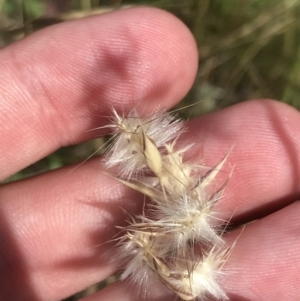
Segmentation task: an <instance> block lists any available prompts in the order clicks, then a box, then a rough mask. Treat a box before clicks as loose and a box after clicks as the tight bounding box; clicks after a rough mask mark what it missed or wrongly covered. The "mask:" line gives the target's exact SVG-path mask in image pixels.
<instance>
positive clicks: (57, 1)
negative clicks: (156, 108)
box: [0, 0, 300, 300]
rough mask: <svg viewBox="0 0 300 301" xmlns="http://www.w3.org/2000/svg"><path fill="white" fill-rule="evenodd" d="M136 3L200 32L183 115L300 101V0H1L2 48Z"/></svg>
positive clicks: (87, 146)
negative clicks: (256, 102)
mask: <svg viewBox="0 0 300 301" xmlns="http://www.w3.org/2000/svg"><path fill="white" fill-rule="evenodd" d="M128 5H133V6H134V5H151V6H156V7H160V8H162V9H165V10H168V11H170V12H171V13H173V14H175V15H176V16H178V17H179V18H180V19H181V20H182V21H183V22H184V23H185V24H186V25H187V26H188V27H189V28H190V30H191V31H192V33H193V34H194V36H195V39H196V41H197V43H198V48H199V52H200V54H201V62H200V64H199V71H198V75H197V78H196V81H195V84H194V86H193V88H192V90H191V91H190V93H189V94H188V95H187V96H186V98H185V99H184V100H183V101H182V102H181V103H180V105H179V107H180V106H181V107H182V106H186V105H189V104H192V103H197V104H196V105H195V106H193V108H192V110H191V109H186V110H183V111H182V112H181V113H182V115H183V117H187V116H190V115H192V116H196V115H200V114H205V113H208V112H211V111H214V110H218V109H220V108H223V107H226V106H228V105H231V104H234V103H237V102H240V101H243V100H246V99H252V98H273V99H278V100H281V101H283V102H286V103H288V104H290V105H292V106H294V107H296V108H298V109H299V108H300V85H299V82H300V1H298V0H153V1H147V0H144V1H141V0H131V1H122V0H106V1H105V0H102V1H101V0H48V1H46V0H44V1H42V0H41V1H38V0H23V1H22V0H0V47H5V46H6V45H8V44H10V43H12V42H14V41H16V40H19V39H21V38H23V37H24V36H26V35H28V34H30V33H32V32H34V31H36V30H38V29H41V28H43V27H45V26H48V25H51V24H54V23H58V22H64V21H67V20H69V19H74V18H80V17H84V16H87V15H89V14H92V13H103V12H107V11H110V10H114V9H118V8H120V7H123V6H128ZM200 100H201V102H199V101H200ZM102 143H103V139H100V140H94V141H89V142H86V143H83V144H81V145H78V146H72V147H67V148H63V149H60V150H58V151H57V152H55V153H54V154H52V155H51V156H49V157H47V158H45V159H43V160H41V161H39V162H37V163H36V164H34V165H32V166H30V167H28V168H26V169H25V170H23V171H21V172H19V173H18V174H16V175H14V176H13V177H11V178H10V179H8V181H11V180H17V179H20V178H23V177H27V176H29V175H32V174H36V173H38V172H44V171H46V170H49V169H54V168H58V167H61V166H64V165H66V164H71V163H75V162H80V161H82V160H84V159H86V158H87V157H88V156H89V155H90V154H91V153H93V152H94V151H95V150H96V149H98V148H99V146H101V144H102ZM93 289H94V288H93ZM93 289H92V291H93ZM72 298H73V300H75V299H76V297H72ZM69 300H71V299H69Z"/></svg>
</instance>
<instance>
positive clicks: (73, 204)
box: [0, 102, 298, 298]
mask: <svg viewBox="0 0 300 301" xmlns="http://www.w3.org/2000/svg"><path fill="white" fill-rule="evenodd" d="M262 105H268V106H271V107H273V110H279V111H280V112H281V116H283V118H285V119H288V120H290V121H291V123H290V124H289V125H286V126H287V127H288V128H287V130H288V131H289V132H291V133H293V132H295V131H297V127H298V125H297V122H296V121H293V118H295V117H293V116H294V115H293V114H294V111H293V110H292V109H289V108H288V107H285V106H282V105H280V104H278V103H276V102H267V103H263V104H262V103H260V102H249V103H244V104H241V105H238V106H236V110H235V109H234V107H233V108H230V109H227V110H225V111H224V113H225V116H227V117H226V118H225V120H226V122H227V120H228V118H229V116H230V118H231V120H233V121H234V120H236V122H237V120H239V119H238V118H239V116H241V115H240V114H241V112H243V111H244V109H245V108H246V109H247V110H246V111H248V112H249V116H247V114H244V115H243V118H244V120H248V122H249V124H248V126H249V125H250V121H249V119H251V120H252V122H254V123H256V122H257V120H262V119H263V117H264V116H263V115H260V113H262V112H264V111H263V110H262ZM250 108H251V110H250ZM285 110H286V111H285ZM230 111H231V114H229V113H230ZM254 112H255V114H253V113H254ZM217 114H219V113H217ZM214 116H218V115H215V114H213V115H210V116H207V117H204V118H206V121H209V120H210V122H212V123H213V122H214ZM218 118H219V119H220V115H219V117H218ZM219 119H218V120H219ZM233 121H232V122H233ZM279 121H280V119H279ZM201 123H202V119H199V120H198V121H193V122H192V123H191V128H192V127H193V126H195V127H196V126H197V125H198V127H199V125H201V126H202V125H203V128H204V130H206V129H205V126H204V125H206V126H207V129H208V130H209V129H210V128H209V127H208V122H206V123H204V124H201ZM227 123H228V122H227ZM227 123H224V124H223V123H220V125H219V126H220V127H221V128H222V130H223V131H224V133H226V131H228V133H233V131H232V129H231V128H229V129H228V130H226V124H227ZM213 124H214V123H213ZM198 127H197V128H198ZM230 129H231V130H230ZM214 130H215V133H218V132H217V131H216V128H214ZM211 133H213V132H212V131H211ZM243 133H244V135H248V136H243V138H244V141H245V140H246V141H247V142H249V141H251V139H253V138H251V137H252V135H255V136H256V138H257V139H258V140H255V141H260V143H264V141H265V139H263V138H265V137H268V139H266V141H267V142H268V141H272V139H274V138H272V135H271V134H269V136H267V135H266V133H267V130H266V133H265V134H264V135H263V137H260V135H261V134H262V133H261V131H257V132H254V129H252V131H249V132H247V131H245V130H244V129H243ZM198 134H199V133H197V132H195V134H194V136H190V135H189V134H186V141H185V143H188V142H189V140H190V139H192V137H193V139H194V141H195V135H196V136H197V135H198ZM238 134H240V132H238V131H237V132H236V136H235V137H236V139H238V137H239V136H238ZM203 137H204V136H202V137H200V136H199V139H200V138H201V139H202V140H203ZM217 138H218V136H214V135H210V137H208V138H207V139H206V141H205V144H204V149H210V150H211V152H210V153H207V155H206V154H205V158H207V163H208V164H210V163H215V162H216V161H218V160H219V158H221V155H223V154H224V153H226V152H227V151H228V149H229V146H231V140H230V139H228V141H227V140H223V141H222V139H217ZM233 138H234V137H232V138H231V139H232V141H236V139H233ZM210 139H212V140H210ZM225 141H226V143H227V144H228V145H227V146H226V144H225ZM275 141H276V143H270V142H268V143H266V144H265V145H262V146H261V147H262V149H263V150H268V147H269V148H270V149H269V151H274V150H275V151H276V153H277V154H278V155H280V153H279V151H278V150H277V149H276V147H277V146H276V145H277V143H279V141H280V140H279V139H278V138H277V139H275ZM223 144H225V146H223ZM238 146H239V148H240V149H241V150H242V145H238ZM201 148H202V146H201V145H198V148H197V150H195V155H196V154H197V156H195V158H194V159H195V160H197V158H200V155H199V153H200V151H201ZM239 148H236V147H235V149H234V151H236V149H239ZM280 149H281V148H279V150H280ZM234 151H233V153H232V155H231V156H232V158H231V157H230V160H233V162H237V163H236V164H240V165H241V167H240V168H241V170H244V173H245V174H244V175H243V174H240V177H237V178H232V179H231V180H230V181H231V182H232V180H233V179H234V180H235V181H236V182H235V185H233V188H234V187H242V188H241V189H240V190H239V189H236V191H234V190H230V189H233V188H230V185H229V187H228V190H227V191H226V193H232V194H233V197H232V198H229V199H228V201H227V200H226V199H225V198H224V201H223V202H222V203H221V204H222V206H223V205H224V208H225V209H226V208H227V209H228V208H229V209H228V211H229V210H231V212H232V210H234V209H235V206H236V203H238V202H239V200H240V198H244V200H245V203H246V206H248V208H249V210H250V209H251V208H255V206H258V205H263V199H261V198H260V196H259V193H258V194H257V196H256V198H253V195H252V194H251V189H250V190H247V187H243V186H242V185H244V184H243V183H246V184H248V185H249V184H251V183H252V181H253V182H254V183H255V181H257V178H256V176H257V175H256V174H255V173H254V174H252V175H253V178H251V177H249V176H248V180H247V181H246V182H244V179H243V177H247V172H248V169H247V168H246V167H247V164H250V162H247V164H246V163H244V161H243V160H239V158H241V157H242V156H241V155H240V154H239V153H238V152H237V153H234ZM222 152H224V153H223V154H221V153H222ZM242 154H244V153H242ZM259 154H261V153H258V155H257V154H256V153H255V154H254V155H253V156H254V157H253V160H254V162H256V161H258V162H260V161H259V160H263V159H264V163H265V164H266V168H269V169H271V170H273V169H276V168H278V167H276V165H275V166H274V165H273V164H274V162H273V161H270V162H268V161H267V160H265V152H263V153H262V154H261V157H262V158H263V159H259V158H260V157H259ZM248 158H249V156H248ZM255 160H256V161H255ZM280 160H285V159H284V156H279V157H278V160H276V161H275V162H276V163H277V164H279V166H282V164H283V163H282V162H281V161H280ZM284 162H285V161H284ZM243 164H245V166H244V165H243ZM211 165H212V164H211ZM288 168H289V167H288V166H287V170H289V169H288ZM278 170H280V168H278ZM281 172H283V174H285V175H286V174H287V171H286V170H281ZM226 175H228V173H227V174H226V172H225V176H226ZM262 175H264V174H263V173H262V174H260V176H262ZM278 176H280V175H278ZM292 176H293V175H292V174H291V178H290V180H293V178H292ZM233 177H234V176H233ZM260 180H261V181H262V180H265V181H266V182H267V184H268V183H269V180H270V179H269V178H266V179H265V178H263V177H262V178H261V179H260ZM239 181H240V182H239ZM231 182H230V183H231ZM239 183H242V184H239ZM110 185H112V186H110ZM239 185H241V186H239ZM252 185H253V184H252ZM250 187H252V186H250ZM258 188H259V187H258ZM281 188H282V189H283V192H282V191H280V190H278V191H277V194H276V193H274V191H273V190H274V188H273V190H272V191H271V192H270V193H273V194H272V195H271V197H273V198H274V199H275V200H277V198H278V195H279V196H280V197H281V196H284V195H287V194H288V193H291V190H290V186H288V185H287V186H286V187H284V186H282V187H281ZM120 189H121V192H120ZM122 189H124V190H122ZM260 189H263V186H261V188H260ZM296 191H297V190H293V191H292V192H293V193H296ZM245 192H247V193H248V194H246V196H247V195H248V198H249V199H248V198H246V197H245V196H243V193H245ZM262 192H264V190H262ZM130 193H132V192H129V190H127V189H125V188H120V186H119V185H118V184H116V183H115V182H114V181H111V180H109V179H108V178H107V177H105V176H103V175H102V174H101V166H100V165H99V164H98V163H95V161H91V162H89V163H86V164H84V165H83V166H82V167H81V168H79V169H76V170H75V171H73V172H71V173H70V174H68V172H67V171H66V169H62V170H59V171H55V172H52V173H49V174H45V175H43V176H42V177H39V178H33V179H28V180H26V181H23V182H20V183H13V184H10V185H8V186H3V187H2V188H1V190H0V194H1V195H0V196H1V197H0V199H1V200H2V208H3V209H2V210H3V216H5V217H6V222H5V225H3V226H2V229H8V231H11V233H12V234H11V235H10V236H9V235H8V234H6V235H5V237H6V236H9V237H11V236H12V237H15V240H16V243H17V246H22V248H21V249H22V251H20V250H19V248H15V247H13V248H12V249H17V250H16V251H9V252H8V251H6V253H5V252H4V253H5V254H6V257H8V256H9V255H10V256H11V254H12V253H14V254H17V255H16V257H17V258H19V257H18V256H20V258H21V259H20V260H19V261H22V262H25V263H26V264H27V263H28V267H29V268H28V270H29V273H30V274H31V273H32V274H33V275H32V276H31V278H32V279H35V280H34V281H32V286H33V287H39V288H40V290H41V292H43V291H46V292H47V293H46V294H41V295H47V296H49V295H50V296H52V297H53V298H56V297H58V296H59V297H62V296H61V295H59V294H64V296H67V295H68V294H71V293H72V292H74V291H76V290H79V289H80V288H84V287H86V286H88V285H90V284H92V283H94V282H97V281H100V280H101V279H104V278H105V277H106V276H108V275H109V274H111V273H113V272H114V271H115V269H116V264H114V263H112V262H110V261H109V260H108V259H107V258H106V257H101V256H100V255H99V254H103V253H104V254H107V250H108V248H109V247H110V245H106V244H104V245H103V243H105V242H107V241H108V240H110V238H111V237H112V233H115V232H114V230H113V229H114V225H120V224H121V223H122V220H124V213H123V211H122V209H121V208H125V210H126V211H127V212H129V213H134V210H135V209H136V210H138V208H134V206H135V205H136V206H137V207H139V206H141V205H142V201H143V199H141V198H139V199H135V198H134V196H133V195H131V194H130ZM108 200H109V202H108ZM265 201H266V203H267V204H269V205H272V200H271V198H266V199H265ZM227 202H228V204H227ZM90 203H92V204H94V205H95V206H96V208H95V206H89V205H87V204H90ZM226 206H228V207H226ZM240 206H241V208H242V209H243V208H244V207H243V204H241V205H240ZM251 206H252V207H251ZM230 208H231V209H230ZM225 209H224V210H225ZM227 209H226V210H227ZM32 216H33V217H32ZM54 221H55V223H54ZM53 223H54V224H53ZM98 227H99V228H98ZM18 229H22V231H21V232H20V230H18ZM41 229H43V230H41ZM62 229H63V231H62ZM39 231H42V233H43V235H41V234H40V232H39ZM111 231H112V232H111ZM86 233H94V234H95V235H92V238H91V239H88V238H87V234H86ZM88 237H91V236H89V235H88ZM10 244H11V243H9V242H8V243H5V244H3V246H6V248H9V247H8V246H9V245H10ZM28 245H29V246H28ZM9 250H10V249H9ZM91 250H93V251H94V252H95V253H94V252H93V251H91ZM24 252H25V253H24ZM18 254H21V255H18ZM54 254H55V255H54ZM109 255H111V254H110V253H109ZM53 256H54V257H53ZM97 256H100V257H97ZM6 257H5V256H3V258H6ZM45 258H48V263H46V264H44V263H43V261H44V259H45ZM103 258H104V259H103ZM16 262H17V261H16ZM61 262H69V265H68V268H65V266H64V265H62V266H61V265H60V263H61ZM78 263H80V264H78ZM19 268H20V267H19V265H18V264H17V265H16V266H14V268H10V269H9V271H5V273H4V275H5V279H15V278H14V275H15V274H16V273H17V271H18V269H19ZM18 274H20V273H18ZM81 274H84V275H88V276H86V277H80V275H81ZM7 275H11V277H10V278H9V277H8V276H7ZM25 278H26V277H25ZM27 278H28V277H27ZM5 279H4V280H5ZM4 280H3V281H4ZM49 283H53V285H49ZM48 290H51V291H53V292H52V293H49V291H48Z"/></svg>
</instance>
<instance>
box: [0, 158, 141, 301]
mask: <svg viewBox="0 0 300 301" xmlns="http://www.w3.org/2000/svg"><path fill="white" fill-rule="evenodd" d="M99 168H100V162H99V160H95V159H94V160H92V161H90V162H87V163H86V164H85V165H84V166H83V167H82V168H78V169H76V170H75V171H72V169H71V168H65V169H62V170H57V171H54V172H51V173H49V174H45V175H42V176H39V177H36V178H32V179H27V180H24V181H22V182H19V183H11V184H8V185H5V186H3V187H2V188H1V190H0V199H1V209H0V229H1V231H0V237H1V244H0V255H1V256H0V266H1V271H0V282H1V287H0V295H1V296H2V297H3V298H4V296H5V297H6V298H4V299H5V300H18V296H22V300H33V301H35V300H39V301H43V300H61V299H62V298H65V297H67V296H69V295H71V294H74V293H75V292H77V291H79V290H82V289H84V288H85V287H87V286H89V285H91V284H93V283H96V282H98V281H101V280H102V279H105V278H106V277H107V276H108V275H110V274H112V273H113V272H114V271H115V270H116V268H117V267H116V265H117V263H116V262H115V261H114V260H113V254H114V251H113V249H112V243H109V242H110V241H111V240H113V239H114V238H116V237H115V235H116V233H117V232H118V231H119V230H117V229H116V228H115V226H116V225H122V224H124V220H125V218H126V214H125V212H124V211H127V212H130V213H132V214H134V213H135V212H137V211H138V209H139V207H140V206H142V205H143V204H142V203H143V199H140V200H139V201H140V202H135V201H134V200H136V199H137V197H136V194H135V193H134V192H133V191H132V190H129V189H126V188H125V187H124V186H122V185H121V184H119V183H118V182H116V181H115V180H113V179H112V178H110V177H108V176H106V175H104V174H103V173H101V170H99ZM70 171H72V172H70ZM69 172H70V173H69ZM114 245H115V244H114ZM16 287H18V290H16V289H15V288H16Z"/></svg>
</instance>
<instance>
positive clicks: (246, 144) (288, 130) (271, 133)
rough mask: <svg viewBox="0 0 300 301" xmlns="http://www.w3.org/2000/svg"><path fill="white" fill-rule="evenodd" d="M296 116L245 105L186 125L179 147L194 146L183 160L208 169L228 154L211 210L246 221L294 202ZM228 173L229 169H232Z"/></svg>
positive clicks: (279, 107)
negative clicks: (219, 195)
mask: <svg viewBox="0 0 300 301" xmlns="http://www.w3.org/2000/svg"><path fill="white" fill-rule="evenodd" d="M299 127H300V114H299V112H298V111H296V110H295V109H293V108H291V107H289V106H287V105H285V104H282V103H279V102H275V101H269V100H265V101H249V102H244V103H241V104H238V105H235V106H232V107H229V108H227V109H225V110H222V111H220V112H217V113H214V114H211V115H208V116H204V117H202V118H199V119H197V120H194V121H192V122H191V123H190V126H189V129H188V134H187V136H186V138H185V139H186V140H185V142H184V143H188V142H189V141H192V142H194V141H199V142H200V143H199V145H198V147H194V148H193V149H192V150H191V152H190V154H189V157H191V158H193V160H195V161H196V162H197V161H198V162H201V161H202V162H203V161H204V162H205V164H206V165H209V166H214V165H215V164H216V163H217V162H218V161H220V160H221V158H222V157H223V156H224V155H226V154H227V153H228V152H229V150H230V149H231V148H232V147H233V149H232V151H231V152H230V155H229V158H228V159H227V166H226V168H224V169H223V170H222V171H221V173H220V174H221V179H220V182H217V183H216V184H215V185H216V187H218V186H220V185H221V184H222V183H223V181H224V180H225V179H226V178H227V177H228V176H229V175H230V173H231V171H232V175H231V176H230V180H229V183H228V186H227V188H226V191H225V193H224V196H223V197H222V198H221V200H220V202H219V204H218V206H217V208H216V209H217V210H218V211H221V212H225V213H226V214H225V215H224V216H225V218H228V217H231V216H232V215H233V214H234V219H235V220H236V221H239V222H242V223H243V222H247V221H249V220H253V219H256V218H260V217H262V216H266V215H268V214H270V213H272V212H275V211H276V210H279V209H280V208H282V207H284V206H287V205H288V204H290V203H291V202H293V201H295V200H296V199H298V196H299V192H300V184H299V183H300V180H299V178H300V135H299V130H298V129H299ZM232 169H233V170H232Z"/></svg>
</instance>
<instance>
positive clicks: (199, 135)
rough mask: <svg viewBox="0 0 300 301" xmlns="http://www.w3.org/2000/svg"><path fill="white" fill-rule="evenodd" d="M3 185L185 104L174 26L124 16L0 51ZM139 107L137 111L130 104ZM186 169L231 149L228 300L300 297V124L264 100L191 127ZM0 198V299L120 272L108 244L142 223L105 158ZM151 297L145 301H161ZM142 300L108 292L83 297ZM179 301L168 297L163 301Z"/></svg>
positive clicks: (65, 291) (0, 190) (189, 46)
mask: <svg viewBox="0 0 300 301" xmlns="http://www.w3.org/2000/svg"><path fill="white" fill-rule="evenodd" d="M0 61H1V64H0V87H1V93H0V140H1V143H0V146H1V156H0V158H1V159H0V167H1V168H0V177H1V179H5V178H7V177H8V176H10V175H12V174H14V173H15V172H17V171H18V170H21V169H22V168H24V167H26V166H28V165H30V164H32V163H34V162H36V161H37V160H39V159H41V158H43V157H45V156H46V155H48V154H50V153H52V152H53V151H55V150H56V149H58V148H60V147H62V146H66V145H70V144H76V143H79V142H81V141H84V140H88V139H91V138H93V137H96V136H99V135H100V134H101V133H100V134H99V132H97V131H88V130H90V129H92V128H96V127H100V126H102V125H103V124H105V122H107V119H106V118H103V117H101V116H107V115H108V114H109V112H110V106H111V105H113V106H114V107H115V108H116V109H117V110H122V109H123V108H130V107H132V106H137V107H138V108H139V107H140V108H141V111H142V113H145V114H146V113H151V112H153V110H154V109H155V108H157V107H158V106H162V107H163V108H164V109H168V108H170V107H172V106H174V105H175V104H176V103H177V102H178V101H180V99H181V98H182V97H183V96H184V95H185V94H186V93H187V92H188V90H189V88H190V87H191V85H192V83H193V80H194V78H195V74H196V68H197V65H198V57H197V48H196V45H195V42H194V40H193V37H192V36H191V34H190V33H189V31H188V29H187V28H186V27H185V26H184V25H183V24H182V23H181V22H180V21H179V20H177V19H176V18H175V17H174V16H172V15H170V14H168V13H166V12H163V11H160V10H157V9H153V8H133V9H128V10H123V11H117V12H113V13H109V14H105V15H101V16H95V17H90V18H86V19H82V20H77V21H73V22H68V23H64V24H59V25H55V26H51V27H49V28H47V29H44V30H41V31H39V32H37V33H35V34H33V35H31V36H29V37H27V38H25V39H23V40H21V41H19V42H17V43H15V44H13V45H10V46H8V47H6V48H5V49H2V50H1V51H0ZM137 100H138V101H137ZM188 127H189V129H188V132H187V133H185V134H184V135H183V136H182V138H181V139H182V141H183V142H184V143H188V142H189V141H193V142H194V141H199V143H198V144H196V145H195V147H194V148H193V150H191V152H190V154H189V156H190V157H191V158H192V159H193V160H195V162H197V160H199V161H202V162H203V160H205V163H206V164H207V165H211V166H213V165H215V164H216V163H217V162H218V160H220V159H221V158H222V157H223V156H224V155H225V154H226V153H227V152H228V151H229V149H230V148H231V147H232V146H234V148H233V150H232V151H231V154H230V156H229V159H228V164H227V166H226V168H225V169H224V173H223V174H222V175H221V177H224V179H225V178H226V177H227V176H228V175H229V173H230V171H231V170H232V167H233V165H234V166H235V168H234V171H233V174H232V176H231V179H230V182H229V185H228V187H227V189H226V193H225V195H224V197H223V198H222V200H221V201H220V202H219V203H218V205H217V208H216V209H217V210H218V211H220V212H222V217H223V218H231V220H232V223H233V224H235V225H238V224H242V223H245V222H249V221H253V220H256V219H258V220H257V221H255V222H253V223H250V224H248V225H247V226H246V227H245V228H244V229H243V231H242V233H241V230H240V229H237V230H234V231H231V232H230V233H228V234H226V235H225V236H226V240H227V241H228V243H232V242H236V244H235V247H234V248H233V250H232V253H231V255H230V257H229V260H228V262H227V264H226V266H225V270H226V271H228V276H226V277H224V280H223V286H224V288H225V290H226V292H227V294H228V296H229V297H230V298H231V300H236V301H250V300H256V301H258V300H273V301H276V300H278V301H279V300H298V299H299V296H300V287H299V285H298V283H300V274H299V272H298V271H299V269H300V253H299V252H298V250H299V248H300V239H299V230H300V218H299V216H300V205H299V202H297V200H298V194H299V192H300V185H299V179H300V168H299V166H300V151H299V150H300V134H299V128H300V115H299V113H298V112H297V111H296V110H294V109H293V108H291V107H289V106H287V105H285V104H282V103H279V102H276V101H272V100H253V101H248V102H244V103H241V104H238V105H235V106H232V107H230V108H227V109H225V110H222V111H220V112H217V113H214V114H211V115H207V116H204V117H201V118H199V119H195V120H192V121H190V122H189V125H188ZM72 169H73V167H67V168H63V169H60V170H56V171H52V172H49V173H46V174H42V175H38V176H36V177H33V178H29V179H26V180H23V181H19V182H15V183H11V184H6V185H2V186H1V187H0V266H1V268H0V283H1V285H0V300H13V301H15V300H31V301H40V300H43V301H44V300H61V299H63V298H65V297H67V296H70V295H72V294H73V293H75V292H77V291H80V290H82V289H84V288H86V287H88V286H89V285H91V284H93V283H95V282H98V281H101V280H102V279H105V278H106V277H107V276H109V275H110V274H112V273H114V272H115V271H116V268H117V267H116V264H114V263H113V262H112V261H111V260H110V258H111V256H112V254H113V251H112V248H113V244H111V243H106V242H107V241H108V240H110V239H111V238H112V236H113V235H114V234H115V233H116V229H115V225H122V223H124V218H125V215H124V211H123V210H122V209H121V208H123V209H125V211H127V212H130V213H134V212H137V211H138V210H139V207H140V203H141V202H140V200H139V199H138V198H137V195H136V194H135V193H134V192H132V191H130V190H129V189H127V188H125V187H123V186H122V185H120V184H119V183H116V181H114V180H113V179H112V178H110V177H108V176H107V175H105V174H104V173H102V172H101V171H102V169H103V167H102V162H101V159H93V160H90V161H88V162H86V163H85V164H83V165H82V166H81V167H80V168H77V169H76V170H72ZM166 298H167V297H166V296H164V297H160V295H159V294H155V293H153V294H150V295H149V300H157V301H158V300H166ZM83 300H85V301H94V300H108V301H109V300H130V301H131V300H132V301H134V300H138V299H137V297H136V296H135V295H134V294H132V291H131V290H130V289H128V286H127V284H124V283H115V284H113V285H111V286H109V287H107V288H105V289H104V290H102V291H100V292H98V293H96V294H94V295H92V296H89V297H86V298H84V299H83ZM170 300H174V296H170Z"/></svg>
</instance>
